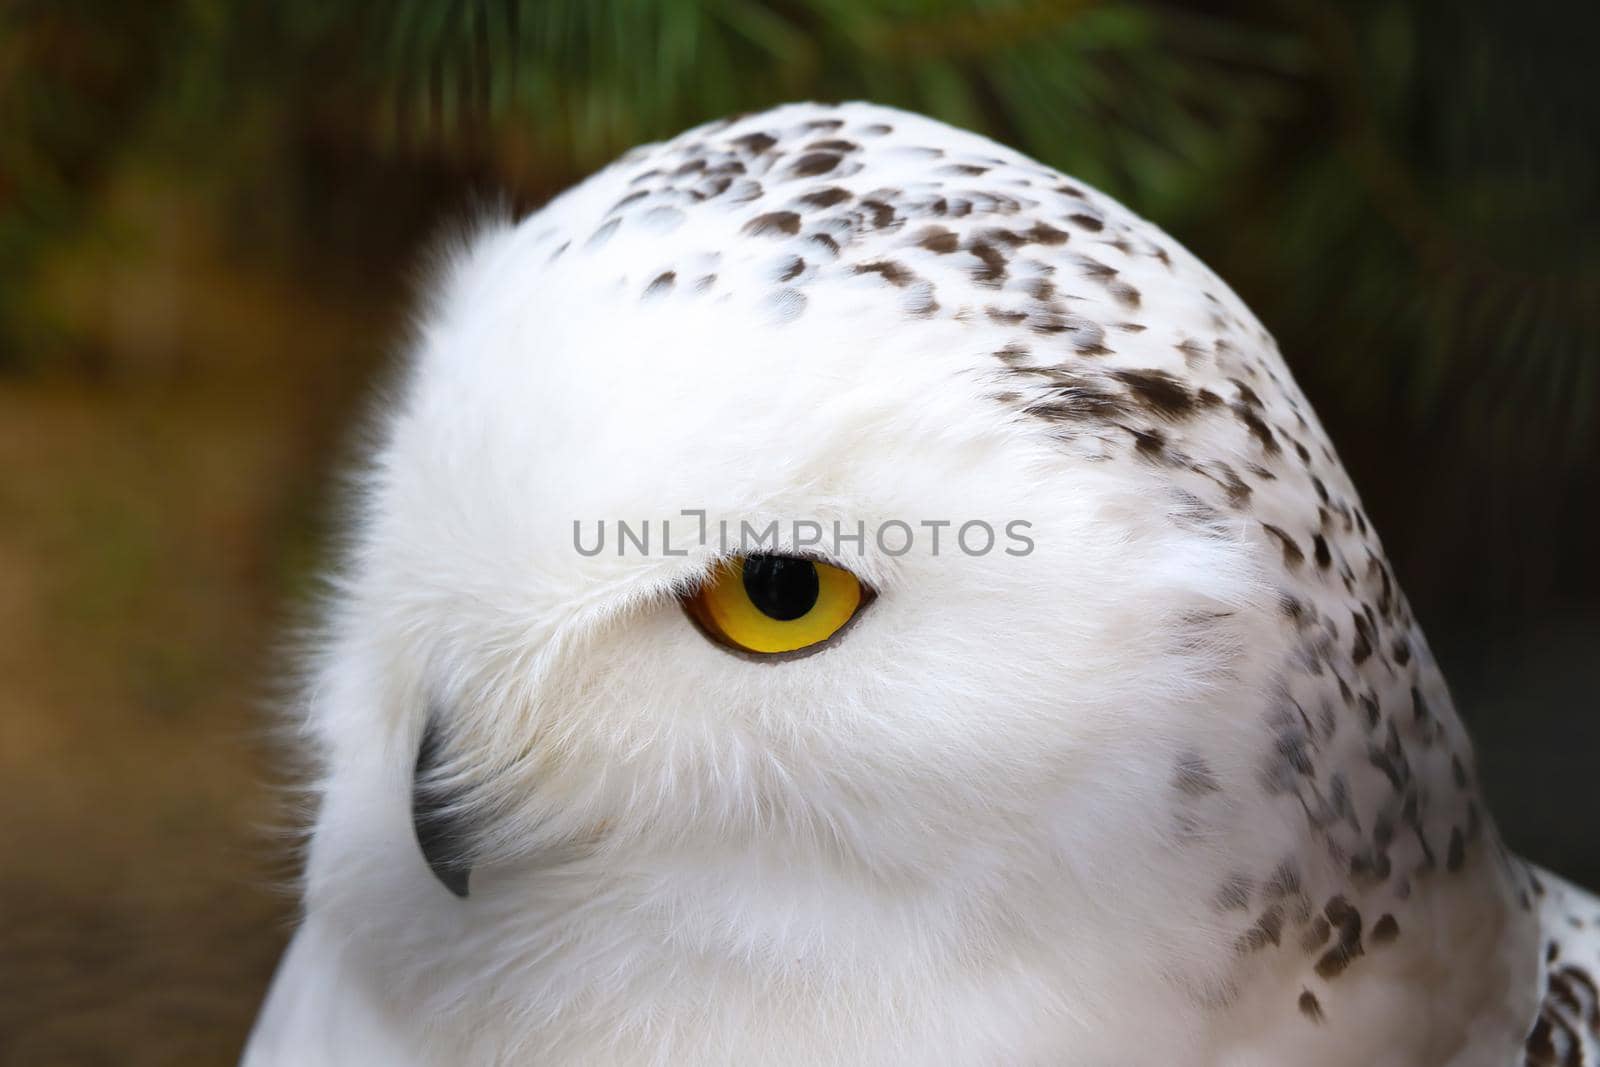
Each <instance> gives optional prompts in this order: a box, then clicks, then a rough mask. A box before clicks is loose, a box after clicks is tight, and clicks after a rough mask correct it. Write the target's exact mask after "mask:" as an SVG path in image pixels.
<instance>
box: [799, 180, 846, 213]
mask: <svg viewBox="0 0 1600 1067" xmlns="http://www.w3.org/2000/svg"><path fill="white" fill-rule="evenodd" d="M849 199H850V194H849V193H848V192H847V191H845V190H844V189H841V188H839V187H838V186H837V185H830V186H829V187H828V188H826V189H818V190H817V191H816V192H814V193H807V194H806V195H805V196H802V197H801V198H800V203H802V204H804V205H805V206H806V207H817V208H822V207H832V206H833V205H835V204H839V203H843V202H844V201H846V200H849Z"/></svg>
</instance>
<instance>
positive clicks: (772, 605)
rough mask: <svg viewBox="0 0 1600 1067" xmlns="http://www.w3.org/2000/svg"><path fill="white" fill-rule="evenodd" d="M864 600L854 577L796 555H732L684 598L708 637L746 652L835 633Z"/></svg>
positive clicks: (803, 644) (788, 648)
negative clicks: (686, 598) (731, 557)
mask: <svg viewBox="0 0 1600 1067" xmlns="http://www.w3.org/2000/svg"><path fill="white" fill-rule="evenodd" d="M864 599H866V597H865V593H864V591H863V589H862V586H861V582H860V580H859V579H858V578H856V576H855V575H853V574H851V573H850V572H849V571H847V570H842V569H840V568H838V567H830V566H829V565H828V564H826V563H819V562H817V561H815V560H810V559H803V558H801V557H799V556H768V555H760V556H736V557H734V558H733V559H731V560H728V561H726V562H724V563H722V564H721V565H719V566H718V567H717V569H716V570H715V571H714V572H712V574H711V576H710V577H709V578H707V579H706V581H705V583H704V584H703V585H701V586H700V588H699V589H698V590H697V591H696V592H695V593H694V594H693V595H692V596H690V597H689V598H688V600H687V601H686V602H685V606H686V607H687V609H688V611H689V614H690V615H692V616H693V617H694V619H695V621H696V622H698V623H699V624H700V625H701V627H703V628H704V629H705V631H706V632H707V633H709V634H710V635H711V636H712V637H714V638H716V639H717V640H719V641H721V642H723V643H724V644H727V645H732V646H733V647H734V648H740V649H744V650H745V651H746V652H759V653H763V654H770V653H775V652H794V651H796V650H798V649H802V648H808V647H810V646H812V645H816V644H820V643H821V642H823V641H826V640H827V639H828V638H830V637H832V636H833V635H834V634H836V633H838V632H839V630H840V628H841V627H843V626H844V624H845V623H847V622H849V621H850V620H851V618H852V617H854V615H855V613H856V612H857V611H858V610H860V608H861V604H862V601H863V600H864Z"/></svg>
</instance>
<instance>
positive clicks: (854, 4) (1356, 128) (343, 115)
mask: <svg viewBox="0 0 1600 1067" xmlns="http://www.w3.org/2000/svg"><path fill="white" fill-rule="evenodd" d="M1574 10H1576V9H1574ZM1569 14H1570V13H1569ZM1589 36H1590V35H1589V34H1588V33H1586V32H1583V30H1582V28H1581V27H1579V26H1576V25H1574V24H1573V22H1572V19H1571V18H1570V17H1568V16H1567V15H1563V13H1561V12H1560V11H1557V10H1555V9H1554V8H1550V9H1548V10H1545V9H1541V7H1540V5H1539V4H1538V3H1533V4H1526V3H1524V4H1516V5H1506V4H1502V3H1499V2H1498V0H1461V2H1459V3H1452V4H1448V5H1446V4H1440V3H1430V2H1428V0H1352V2H1348V3H1341V4H1329V3H1325V2H1323V0H1277V2H1272V0H1259V2H1252V0H1209V2H1205V3H1201V4H1190V3H1178V2H1173V3H1155V2H1141V0H786V2H775V3H762V2H755V0H654V2H649V0H392V2H387V3H378V2H370V0H369V2H358V3H352V4H337V5H335V4H325V3H322V2H320V0H279V2H278V3H276V4H273V5H241V4H229V3H226V2H224V0H187V2H184V3H178V4H128V3H125V2H124V0H54V2H34V3H21V4H12V5H10V6H8V7H6V8H4V9H0V127H3V128H4V129H5V130H6V131H7V132H6V134H5V136H4V137H3V138H0V263H3V264H4V267H3V268H0V269H3V270H4V272H5V274H4V277H3V278H0V282H3V284H0V370H4V369H5V368H7V367H9V368H11V369H12V370H13V371H18V370H19V369H23V368H27V367H30V366H37V365H39V364H40V363H41V362H48V360H49V358H50V353H51V351H52V350H53V348H54V347H56V344H55V343H56V342H57V341H60V340H61V338H62V337H64V336H66V335H69V334H70V324H64V323H62V322H60V321H54V320H52V317H51V312H50V309H49V308H48V306H47V302H45V301H38V300H34V299H32V294H33V288H32V286H31V284H30V283H31V282H32V281H33V280H34V275H35V273H36V270H37V268H38V265H39V263H40V262H41V259H42V257H43V255H44V253H45V251H46V250H47V249H48V248H49V247H51V246H52V245H53V244H56V243H58V242H61V241H63V240H67V239H69V238H77V239H82V238H83V236H84V232H85V231H86V230H88V231H91V232H90V233H89V239H94V238H95V237H96V236H97V235H95V234H93V233H92V230H93V225H94V222H93V219H92V217H91V216H92V212H91V211H90V210H89V206H88V205H89V204H90V202H91V195H92V192H93V190H94V189H95V187H96V183H97V181H99V180H100V178H101V177H102V176H103V175H104V174H105V173H106V172H107V171H108V170H109V169H110V168H112V167H113V166H115V165H118V164H119V163H120V162H122V161H125V160H126V159H127V158H128V157H129V156H130V155H137V154H140V153H144V154H154V155H161V154H163V153H165V154H167V155H169V156H170V155H177V156H180V157H181V158H183V159H185V160H187V161H188V162H189V163H190V164H191V165H194V166H200V167H208V168H211V169H213V170H214V171H216V174H215V180H216V181H217V182H219V183H221V184H223V185H226V184H227V183H228V182H230V181H234V182H238V183H245V184H248V183H249V182H250V181H251V180H252V179H251V175H250V173H249V171H250V168H251V167H252V166H253V165H255V161H258V160H259V159H261V158H262V156H263V153H270V152H271V151H272V150H273V143H274V139H275V138H276V139H279V140H285V139H290V138H293V137H295V136H303V135H304V134H303V133H297V132H296V131H304V130H308V129H309V130H314V131H320V133H319V135H320V136H323V137H334V138H339V139H342V140H344V141H347V142H349V143H351V144H352V145H353V146H354V150H359V151H366V152H369V153H376V154H380V155H381V154H388V155H390V156H392V157H395V158H407V159H415V158H418V157H421V158H425V159H434V160H439V161H442V162H443V163H444V164H446V165H454V166H457V167H458V168H460V169H461V170H462V171H463V172H469V173H473V174H476V175H478V176H480V177H482V178H483V179H484V180H485V181H486V182H487V183H489V184H494V185H502V186H506V187H509V188H511V189H512V190H514V191H515V192H517V193H519V194H521V195H522V196H523V197H524V198H525V199H535V200H536V199H538V198H541V197H544V196H547V195H549V194H550V193H551V192H553V191H554V190H555V189H557V188H559V187H560V186H562V185H564V184H566V183H569V182H571V181H573V180H576V179H577V178H578V177H581V176H582V174H583V173H584V172H586V171H588V170H590V169H593V168H594V167H596V166H599V165H600V164H602V163H604V162H605V161H607V160H608V159H609V158H611V157H612V156H614V155H615V154H617V153H618V152H620V151H621V150H623V149H625V148H627V147H629V146H631V145H633V144H636V143H638V142H640V141H645V140H651V139H657V138H661V137H665V136H669V135H671V134H672V133H674V132H676V131H677V130H680V129H682V128H684V127H686V126H689V125H692V124H695V123H698V122H702V121H705V120H708V119H711V118H714V117H717V116H719V115H723V114H727V113H732V112H739V111H747V110H753V109H758V108H762V107H765V106H767V105H770V104H773V103H777V102H779V101H783V100H790V99H801V98H812V99H832V100H837V99H850V98H868V99H872V100H876V101H879V102H883V103H888V104H894V105H898V106H901V107H907V108H912V109H915V110H919V111H924V112H927V113H930V114H932V115H935V116H937V117H940V118H943V119H946V120H948V121H951V122H954V123H957V124H959V125H963V126H968V127H972V128H975V129H979V130H981V131H983V132H986V133H989V134H991V135H993V136H995V137H997V138H998V139H1000V140H1002V141H1005V142H1007V143H1009V144H1012V145H1015V146H1016V147H1018V148H1020V149H1022V150H1024V151H1027V152H1029V153H1031V154H1033V155H1036V156H1038V157H1039V158H1041V159H1043V160H1045V161H1047V162H1049V163H1051V164H1053V165H1055V166H1057V167H1059V168H1061V169H1063V170H1065V171H1067V172H1070V173H1072V174H1075V175H1077V176H1079V177H1081V178H1083V179H1085V180H1087V181H1089V182H1091V183H1094V184H1096V185H1099V186H1101V187H1102V188H1104V189H1106V190H1107V191H1108V192H1110V193H1112V194H1113V195H1115V196H1117V197H1119V198H1121V199H1123V200H1125V201H1126V202H1128V203H1129V204H1130V205H1131V206H1132V207H1134V209H1135V210H1137V211H1139V212H1140V213H1142V214H1144V215H1147V216H1149V217H1152V218H1154V219H1156V220H1157V221H1158V222H1160V223H1161V224H1162V225H1163V226H1164V227H1166V228H1168V229H1170V230H1173V231H1174V232H1175V233H1177V234H1178V235H1179V236H1180V238H1182V239H1183V240H1184V241H1185V242H1186V243H1188V244H1189V245H1190V246H1191V247H1194V248H1195V249H1197V250H1198V251H1199V252H1201V254H1202V255H1203V256H1204V257H1205V258H1207V259H1208V260H1209V261H1210V262H1211V263H1212V264H1213V265H1214V266H1215V267H1216V268H1217V270H1218V271H1219V273H1221V274H1222V275H1223V276H1224V277H1226V278H1228V279H1229V280H1230V281H1232V282H1233V283H1234V284H1235V285H1236V287H1237V288H1239V289H1240V290H1241V291H1242V292H1243V293H1244V295H1245V296H1246V298H1247V299H1248V300H1250V301H1251V302H1252V303H1253V304H1254V305H1255V306H1256V308H1257V310H1258V311H1259V312H1260V313H1261V314H1262V316H1263V317H1264V318H1265V320H1266V321H1267V323H1268V325H1269V326H1270V327H1271V328H1272V329H1273V330H1274V332H1275V333H1277V335H1278V336H1279V338H1280V340H1281V341H1282V343H1283V345H1284V347H1285V349H1286V351H1287V352H1288V354H1289V356H1290V358H1291V360H1293V361H1295V362H1296V365H1297V370H1298V371H1299V373H1301V375H1302V376H1303V377H1307V378H1308V379H1309V380H1310V384H1311V385H1312V386H1313V390H1314V391H1316V390H1318V389H1321V390H1323V391H1326V390H1330V389H1331V390H1334V391H1336V392H1337V393H1338V394H1339V395H1341V396H1343V397H1344V403H1345V404H1346V405H1348V406H1349V407H1351V408H1352V409H1355V410H1366V411H1370V412H1372V413H1373V415H1374V416H1375V417H1400V418H1405V419H1409V420H1412V421H1413V422H1415V424H1416V426H1417V427H1418V429H1419V431H1421V430H1424V429H1427V428H1430V427H1434V426H1436V425H1439V424H1450V425H1453V426H1455V427H1456V429H1455V431H1454V432H1457V433H1460V434H1461V435H1462V437H1463V439H1464V440H1468V441H1470V442H1475V443H1476V445H1477V446H1478V447H1482V448H1484V449H1485V450H1489V451H1496V452H1499V451H1501V450H1508V449H1509V450H1512V451H1514V452H1518V453H1523V454H1526V455H1529V456H1550V457H1557V458H1562V459H1566V460H1570V459H1573V458H1575V457H1577V456H1579V455H1580V454H1582V453H1583V452H1584V450H1586V449H1587V448H1588V447H1589V446H1590V445H1591V444H1592V441H1593V434H1594V426H1595V416H1596V411H1595V407H1596V403H1597V399H1600V380H1597V378H1600V321H1597V320H1600V311H1597V307H1600V299H1597V296H1600V262H1597V255H1596V240H1595V237H1596V230H1595V226H1594V223H1595V192H1596V189H1597V188H1600V182H1597V178H1600V172H1597V163H1596V158H1597V152H1596V137H1595V134H1596V133H1597V131H1600V106H1597V100H1600V94H1595V93H1593V92H1592V91H1590V85H1589V80H1590V79H1589V77H1588V73H1589V72H1588V65H1589V60H1588V58H1587V57H1586V56H1585V55H1584V54H1583V48H1584V47H1585V44H1584V42H1585V41H1586V40H1587V39H1589ZM150 42H156V43H158V45H159V47H157V48H151V47H148V46H147V45H148V44H149V43H150ZM246 142H248V143H246ZM230 167H231V168H234V170H236V171H237V172H238V173H232V174H230V173H229V169H230ZM98 237H99V238H101V239H108V240H109V239H114V235H104V234H102V235H98Z"/></svg>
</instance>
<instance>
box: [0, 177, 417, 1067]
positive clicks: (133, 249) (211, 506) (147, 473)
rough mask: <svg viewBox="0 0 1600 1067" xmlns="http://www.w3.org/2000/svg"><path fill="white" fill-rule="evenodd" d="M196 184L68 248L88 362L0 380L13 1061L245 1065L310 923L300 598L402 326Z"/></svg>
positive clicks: (149, 197) (148, 189) (6, 919)
mask: <svg viewBox="0 0 1600 1067" xmlns="http://www.w3.org/2000/svg"><path fill="white" fill-rule="evenodd" d="M125 191H126V190H125ZM118 195H121V194H115V193H114V194H113V196H114V197H115V196H118ZM186 195H187V191H186V190H185V189H184V188H183V187H182V186H181V185H179V186H176V187H173V186H166V185H164V184H162V183H161V182H155V183H154V184H153V185H152V184H150V183H149V182H146V181H143V180H141V182H140V188H139V189H138V190H137V195H131V196H129V197H127V199H128V203H127V204H126V205H123V204H117V203H111V204H108V205H107V209H108V210H110V211H111V212H113V213H114V214H116V215H117V216H118V218H119V222H120V223H121V224H122V225H123V226H124V228H125V229H126V230H127V231H128V233H129V235H130V236H129V238H128V241H127V243H126V244H124V245H123V246H122V247H119V248H118V249H116V250H115V255H108V254H104V253H103V252H101V251H97V250H93V249H89V250H67V251H66V252H65V253H64V254H63V256H62V259H63V267H70V268H71V269H64V270H63V271H62V273H63V275H64V276H65V277H69V278H71V279H72V281H71V286H70V288H68V289H66V290H64V291H60V292H57V293H56V294H55V297H56V299H58V300H60V301H61V302H62V304H63V306H65V307H67V308H69V309H70V310H71V312H72V315H73V317H74V320H75V321H76V322H77V323H78V324H79V325H80V326H82V327H83V336H84V339H85V342H84V357H83V358H84V360H85V363H86V368H79V370H78V372H75V373H71V374H61V375H43V376H36V377H23V378H19V379H15V380H8V379H0V470H3V471H4V472H5V476H4V477H3V478H0V678H3V680H4V681H3V684H0V812H4V813H5V817H4V818H3V819H0V856H4V857H6V859H5V860H4V861H0V1063H3V1064H6V1065H12V1064H15V1065H19V1067H20V1065H28V1067H37V1065H68V1064H84V1065H88V1064H118V1065H144V1064H208V1063H227V1062H231V1061H232V1060H233V1059H235V1058H236V1057H237V1055H238V1051H239V1047H240V1044H241V1042H242V1040H243V1038H244V1035H245V1033H246V1030H247V1028H248V1026H249V1023H250V1020H251V1019H252V1017H253V1014H254V1012H255V1010H256V1007H257V1005H258V1003H259V1000H260V997H261V995H262V993H263V991H264V988H265V985H266V982H267V980H268V978H269V976H270V974H271V970H272V967H273V964H274V962H275V960H276V957H277V954H278V953H279V951H280V950H281V947H282V945H283V943H284V940H285V938H286V935H287V931H288V928H289V924H290V921H291V919H292V913H293V899H292V896H291V895H290V892H289V890H290V882H291V879H292V876H293V868H292V862H293V859H292V853H291V850H290V848H289V845H290V841H289V839H288V838H287V837H286V833H285V832H286V830H287V828H288V827H290V826H291V825H293V815H294V813H293V810H292V804H291V802H290V801H291V796H292V795H291V794H290V793H289V792H288V791H287V790H286V789H278V788H276V787H275V785H274V783H285V782H287V776H286V771H287V768H288V767H289V766H290V763H289V762H288V761H287V760H285V759H284V758H283V756H284V753H283V752H282V751H281V750H280V749H279V748H278V747H277V739H276V738H275V737H274V728H275V725H276V723H277V722H278V717H277V716H276V714H275V713H274V711H273V709H272V704H273V700H274V698H276V697H278V696H280V695H281V692H280V691H279V690H280V687H279V686H278V685H277V682H278V680H279V679H281V678H282V677H283V673H284V670H285V666H286V662H287V659H286V657H285V656H284V655H283V654H282V648H283V637H284V629H285V627H284V622H285V601H286V597H285V589H286V588H287V589H291V590H292V589H293V587H294V586H295V584H296V583H297V582H298V581H299V579H300V577H301V576H303V575H304V573H305V571H306V569H307V568H306V562H305V559H304V558H302V557H301V556H300V555H299V553H300V552H301V549H302V547H307V546H309V545H310V543H311V540H312V539H313V538H314V537H315V534H314V533H311V532H310V531H311V530H314V529H315V528H316V527H317V523H315V522H314V521H310V520H309V519H308V514H307V513H308V510H311V509H312V508H313V507H314V505H313V504H312V503H311V501H314V500H316V499H318V498H319V496H320V495H321V493H322V490H323V488H324V478H325V477H326V475H327V472H328V470H329V468H330V467H331V466H332V465H333V464H332V455H333V454H335V453H336V452H337V443H338V441H339V440H340V432H339V424H340V423H342V422H343V421H344V416H345V415H346V414H347V409H348V407H349V396H350V392H351V387H352V385H353V384H354V383H355V382H357V381H358V380H360V379H361V378H362V377H363V376H364V375H365V373H366V372H367V371H368V370H369V369H370V367H371V365H372V363H373V360H374V357H375V356H376V354H377V353H378V352H379V351H381V349H382V347H383V345H382V342H381V341H380V340H376V339H375V338H381V337H384V336H389V335H392V330H393V323H392V320H391V321H390V322H389V324H388V326H387V327H386V328H387V329H388V330H390V331H391V334H384V333H383V329H382V328H378V327H376V326H374V325H373V324H372V323H370V322H368V321H367V319H368V318H369V317H370V316H371V315H372V311H373V308H372V307H371V306H367V305H364V304H363V303H361V298H362V297H363V296H368V295H371V294H369V293H367V292H364V291H360V290H356V291H354V292H352V291H351V290H352V289H354V287H350V289H347V290H346V291H345V292H343V293H342V294H341V296H340V299H339V300H337V301H335V300H332V299H331V298H330V297H329V292H330V290H329V289H328V288H326V287H322V286H318V285H314V284H309V283H306V284H297V280H296V276H295V275H294V274H292V273H289V274H286V273H283V272H278V271H272V272H268V271H265V270H262V269H260V268H259V267H258V266H256V265H254V264H253V263H252V262H251V260H250V258H249V257H247V256H240V255H238V254H236V253H230V252H229V251H228V250H226V249H223V248H221V247H219V246H218V243H217V241H216V235H215V234H214V233H211V232H209V231H208V229H207V222H206V215H205V214H204V213H203V212H201V213H199V214H198V216H197V215H196V213H195V212H193V211H191V210H188V208H187V206H186V204H185V203H184V199H185V197H186ZM401 277H403V272H402V271H398V270H397V271H396V272H395V276H394V277H393V278H390V279H387V282H388V283H389V284H390V285H391V286H392V284H393V282H394V281H396V280H397V279H399V278H401ZM372 304H373V305H376V306H382V301H381V300H378V299H373V300H372ZM288 599H289V600H291V601H292V599H293V598H292V596H291V597H290V598H288Z"/></svg>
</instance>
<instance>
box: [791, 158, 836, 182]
mask: <svg viewBox="0 0 1600 1067" xmlns="http://www.w3.org/2000/svg"><path fill="white" fill-rule="evenodd" d="M840 158H841V157H839V156H837V155H835V154H834V153H832V152H807V153H806V154H805V155H803V156H801V157H800V158H799V159H797V160H795V161H794V166H792V167H790V168H789V174H790V175H791V176H792V177H796V178H811V177H815V176H816V175H818V174H826V173H828V172H829V171H830V170H832V169H833V168H834V167H837V166H838V165H839V159H840Z"/></svg>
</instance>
